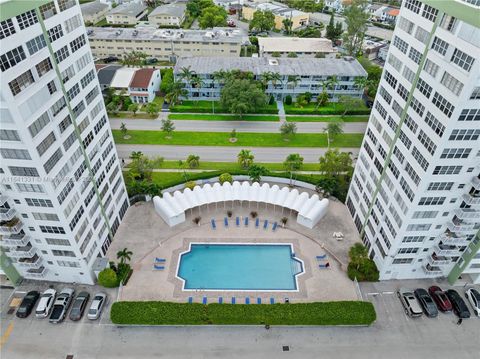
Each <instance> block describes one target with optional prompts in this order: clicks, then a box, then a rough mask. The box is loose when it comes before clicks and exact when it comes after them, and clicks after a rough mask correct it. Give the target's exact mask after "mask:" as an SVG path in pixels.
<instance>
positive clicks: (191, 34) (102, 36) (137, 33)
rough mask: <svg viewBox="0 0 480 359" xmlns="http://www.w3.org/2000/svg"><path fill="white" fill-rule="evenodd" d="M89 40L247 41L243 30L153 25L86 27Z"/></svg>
mask: <svg viewBox="0 0 480 359" xmlns="http://www.w3.org/2000/svg"><path fill="white" fill-rule="evenodd" d="M87 34H88V38H89V39H90V40H143V41H148V40H149V41H159V42H165V41H175V42H177V41H197V42H229V43H248V42H249V40H248V35H247V33H246V32H245V31H244V30H240V29H234V30H233V29H230V28H221V27H215V28H213V29H211V30H182V29H157V28H156V27H155V26H141V27H137V28H135V29H132V28H125V29H119V28H115V27H89V28H87Z"/></svg>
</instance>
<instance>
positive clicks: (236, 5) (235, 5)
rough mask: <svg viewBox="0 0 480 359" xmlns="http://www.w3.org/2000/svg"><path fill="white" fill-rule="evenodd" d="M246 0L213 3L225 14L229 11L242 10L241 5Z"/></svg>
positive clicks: (216, 0) (222, 0)
mask: <svg viewBox="0 0 480 359" xmlns="http://www.w3.org/2000/svg"><path fill="white" fill-rule="evenodd" d="M246 1H247V0H213V3H214V4H215V5H217V6H221V7H223V8H224V9H225V10H227V12H229V11H231V10H235V11H240V10H242V6H243V4H244V3H245V2H246Z"/></svg>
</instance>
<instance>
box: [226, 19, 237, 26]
mask: <svg viewBox="0 0 480 359" xmlns="http://www.w3.org/2000/svg"><path fill="white" fill-rule="evenodd" d="M227 26H228V27H237V25H236V24H235V21H233V20H232V19H230V20H228V21H227Z"/></svg>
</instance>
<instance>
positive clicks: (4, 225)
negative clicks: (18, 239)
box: [0, 217, 23, 235]
mask: <svg viewBox="0 0 480 359" xmlns="http://www.w3.org/2000/svg"><path fill="white" fill-rule="evenodd" d="M22 228H23V222H22V221H21V220H20V219H18V217H13V218H12V219H11V220H9V221H2V222H0V234H2V235H5V234H15V233H20V231H21V230H22Z"/></svg>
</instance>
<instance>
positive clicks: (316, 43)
mask: <svg viewBox="0 0 480 359" xmlns="http://www.w3.org/2000/svg"><path fill="white" fill-rule="evenodd" d="M291 53H294V54H296V55H297V56H298V57H322V58H323V57H329V58H331V57H335V55H336V53H337V50H336V49H334V48H333V46H332V41H331V40H329V39H325V38H301V37H259V38H258V55H259V56H260V57H272V56H275V55H277V56H276V57H287V56H288V55H289V54H291Z"/></svg>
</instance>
